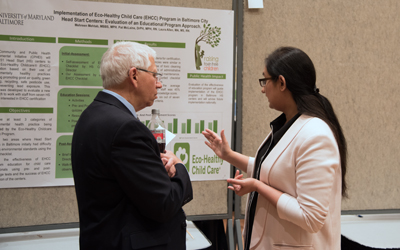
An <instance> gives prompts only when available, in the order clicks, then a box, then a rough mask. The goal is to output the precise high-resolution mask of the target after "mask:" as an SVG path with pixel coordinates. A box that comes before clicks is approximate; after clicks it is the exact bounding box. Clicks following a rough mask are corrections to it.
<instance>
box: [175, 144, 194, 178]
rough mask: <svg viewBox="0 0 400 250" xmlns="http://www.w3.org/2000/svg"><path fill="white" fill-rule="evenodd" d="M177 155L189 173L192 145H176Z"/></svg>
mask: <svg viewBox="0 0 400 250" xmlns="http://www.w3.org/2000/svg"><path fill="white" fill-rule="evenodd" d="M174 153H175V155H176V156H177V157H178V158H179V159H181V161H182V162H183V164H184V165H185V166H186V169H187V171H188V172H189V169H190V161H189V158H190V145H189V143H175V145H174Z"/></svg>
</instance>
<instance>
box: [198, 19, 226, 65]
mask: <svg viewBox="0 0 400 250" xmlns="http://www.w3.org/2000/svg"><path fill="white" fill-rule="evenodd" d="M203 28H204V30H202V31H200V36H199V37H198V38H197V39H196V44H195V46H194V59H195V64H196V69H197V70H200V66H201V65H203V63H202V60H201V59H202V58H203V57H204V50H200V45H199V43H200V42H205V43H207V44H209V45H211V47H212V48H214V47H217V46H218V45H219V41H221V38H220V35H221V28H219V27H217V26H215V27H211V24H203Z"/></svg>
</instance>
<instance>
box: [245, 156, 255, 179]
mask: <svg viewBox="0 0 400 250" xmlns="http://www.w3.org/2000/svg"><path fill="white" fill-rule="evenodd" d="M255 161H256V159H255V158H254V157H249V161H248V162H247V172H246V173H247V176H248V177H250V176H253V170H254V164H255Z"/></svg>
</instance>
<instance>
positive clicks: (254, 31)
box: [242, 0, 400, 212]
mask: <svg viewBox="0 0 400 250" xmlns="http://www.w3.org/2000/svg"><path fill="white" fill-rule="evenodd" d="M244 4H245V7H244V27H243V30H244V34H243V43H244V45H243V93H242V98H243V105H242V108H243V126H242V130H243V133H242V135H243V136H242V138H243V143H242V149H243V153H244V154H246V155H251V156H254V154H255V152H256V150H257V148H258V146H259V145H260V143H261V142H262V140H263V139H264V136H265V135H266V134H267V133H268V132H269V131H270V129H269V122H270V121H272V120H273V119H275V118H276V117H277V116H278V115H279V113H278V112H277V111H274V110H270V109H269V107H268V101H267V98H266V97H265V96H264V95H263V94H262V93H261V87H260V86H259V83H258V79H259V78H261V73H262V71H263V67H264V58H265V57H266V56H267V55H268V53H270V52H272V51H273V50H274V49H276V48H277V47H279V46H294V47H298V48H300V49H302V50H304V51H305V52H306V53H307V54H308V55H309V56H310V57H311V59H312V60H313V62H314V64H315V67H316V70H317V87H318V88H319V89H320V93H321V94H322V95H324V96H326V97H327V98H328V99H329V100H330V101H331V103H332V105H333V107H334V110H335V112H336V114H337V116H338V118H339V121H340V123H341V125H342V128H343V131H344V134H345V137H346V139H347V144H348V175H347V183H348V191H349V198H348V199H346V200H344V201H343V203H342V210H375V209H400V185H399V180H400V154H399V151H400V146H399V145H400V144H399V142H398V141H399V138H400V129H399V127H398V124H399V122H400V112H398V110H399V108H400V104H399V96H400V87H399V86H400V85H399V83H398V79H400V70H399V68H400V50H399V49H398V47H399V42H398V41H399V37H400V17H399V16H398V13H399V11H400V2H399V1H396V0H385V1H371V0H354V1H344V0H335V1H329V0H303V1H297V0H264V8H263V9H257V10H250V9H248V8H247V1H245V2H244ZM242 199H243V198H242ZM243 204H245V202H243V201H242V205H243ZM242 212H243V210H242Z"/></svg>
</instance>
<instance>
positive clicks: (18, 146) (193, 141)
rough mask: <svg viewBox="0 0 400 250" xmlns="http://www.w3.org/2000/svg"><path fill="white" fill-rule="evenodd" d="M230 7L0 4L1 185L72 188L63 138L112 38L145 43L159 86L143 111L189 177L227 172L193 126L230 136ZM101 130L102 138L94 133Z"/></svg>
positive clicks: (89, 93) (97, 82) (96, 87)
mask: <svg viewBox="0 0 400 250" xmlns="http://www.w3.org/2000/svg"><path fill="white" fill-rule="evenodd" d="M233 19H234V14H233V11H229V10H212V9H196V8H181V7H165V6H153V5H152V6H150V5H135V4H119V3H98V2H83V1H65V0H64V1H55V0H32V1H22V0H2V1H1V2H0V101H1V104H0V146H1V149H0V188H14V187H38V186H68V185H73V184H74V182H73V175H72V167H71V139H72V134H73V130H74V127H75V124H76V122H77V120H78V119H79V116H80V114H81V113H82V111H83V110H85V108H86V107H87V106H88V105H89V104H90V103H91V102H92V101H93V99H94V97H95V96H96V94H97V93H98V92H99V91H101V90H102V81H101V77H100V75H99V65H100V60H101V56H102V54H103V53H104V52H105V51H106V50H107V48H108V47H110V46H111V45H112V44H113V43H115V42H117V41H135V42H139V43H144V44H147V45H149V46H150V47H152V48H153V49H154V50H155V51H156V52H157V57H156V59H155V62H156V66H157V68H158V72H159V73H162V74H163V76H162V83H163V87H162V89H159V91H158V99H157V100H156V101H155V103H154V105H153V106H152V107H148V108H146V109H143V110H141V111H140V112H138V115H139V118H140V120H141V121H142V122H143V123H144V124H147V123H148V122H149V120H150V118H151V109H152V108H157V109H160V113H161V119H162V120H163V121H164V124H165V127H166V129H168V131H169V132H170V135H172V136H171V137H170V138H172V137H173V139H172V140H171V142H170V143H169V144H168V145H167V147H166V148H167V149H168V150H171V151H173V152H174V153H175V154H176V155H177V156H178V157H180V158H181V159H182V161H183V162H184V163H185V165H186V167H187V170H188V172H189V173H190V176H191V179H192V180H193V181H204V180H223V179H227V178H229V173H230V165H229V164H228V163H227V162H224V161H222V160H221V159H220V158H219V157H217V156H216V155H215V154H214V152H213V151H212V150H211V149H209V148H208V147H207V146H206V145H205V143H204V141H205V138H204V137H203V135H202V134H201V131H203V130H205V129H206V128H209V129H211V130H213V131H215V132H217V133H220V131H221V129H225V134H226V135H227V138H228V140H229V143H231V138H230V137H231V136H230V135H231V127H232V99H233V98H232V95H233V50H234V49H233V31H234V27H233ZM99 136H101V135H99Z"/></svg>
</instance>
